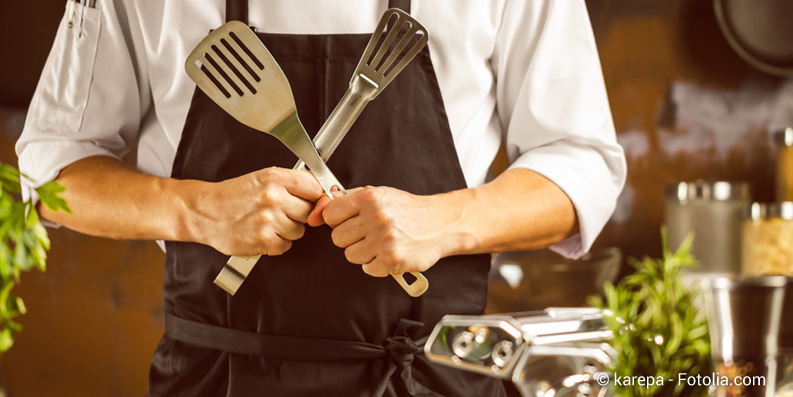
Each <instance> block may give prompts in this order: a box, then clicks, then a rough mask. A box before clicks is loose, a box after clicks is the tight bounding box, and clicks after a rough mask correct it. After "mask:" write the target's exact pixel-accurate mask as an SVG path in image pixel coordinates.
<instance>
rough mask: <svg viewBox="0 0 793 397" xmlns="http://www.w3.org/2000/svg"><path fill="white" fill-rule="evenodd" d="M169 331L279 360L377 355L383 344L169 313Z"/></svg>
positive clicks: (229, 349) (191, 340) (198, 342)
mask: <svg viewBox="0 0 793 397" xmlns="http://www.w3.org/2000/svg"><path fill="white" fill-rule="evenodd" d="M165 335H168V336H169V337H171V338H172V339H175V340H178V341H181V342H185V343H188V344H191V345H195V346H200V347H205V348H209V349H215V350H221V351H225V352H229V353H236V354H244V355H249V356H259V357H266V358H273V359H279V360H298V361H341V360H360V359H377V358H383V357H385V356H386V355H387V353H386V349H385V348H384V347H383V346H378V345H374V344H370V343H364V342H354V341H345V340H336V339H319V338H298V337H293V336H282V335H267V334H260V333H257V332H248V331H241V330H238V329H233V328H226V327H221V326H217V325H211V324H206V323H200V322H196V321H191V320H186V319H183V318H180V317H176V316H174V315H173V314H170V313H166V314H165Z"/></svg>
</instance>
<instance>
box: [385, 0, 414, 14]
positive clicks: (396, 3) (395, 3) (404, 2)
mask: <svg viewBox="0 0 793 397" xmlns="http://www.w3.org/2000/svg"><path fill="white" fill-rule="evenodd" d="M388 8H399V9H400V10H402V11H405V12H406V13H408V14H410V0H388Z"/></svg>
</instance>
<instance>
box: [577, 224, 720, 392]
mask: <svg viewBox="0 0 793 397" xmlns="http://www.w3.org/2000/svg"><path fill="white" fill-rule="evenodd" d="M661 239H662V245H663V258H661V259H653V258H649V257H645V258H643V259H642V260H641V261H639V260H636V259H634V258H631V259H629V261H630V263H631V265H633V266H634V267H635V268H636V272H635V273H633V274H631V275H629V276H627V277H624V278H623V279H622V280H620V281H619V283H618V284H617V285H616V286H615V285H612V284H611V283H607V284H606V285H605V294H604V295H605V300H603V299H601V298H600V297H597V296H596V297H591V298H590V304H591V305H592V306H595V307H598V308H600V309H601V310H603V312H604V314H605V322H606V325H607V326H608V327H609V328H610V329H611V331H612V332H613V333H614V339H613V340H612V341H611V346H612V347H613V348H614V350H615V351H616V353H617V356H616V360H615V361H614V362H613V364H612V366H611V368H610V370H611V371H613V376H614V379H613V380H612V382H611V385H610V387H611V389H612V391H613V392H615V394H617V395H619V396H625V397H640V396H665V397H666V396H694V397H696V396H705V395H707V391H708V390H707V387H705V386H702V385H701V383H702V382H695V381H692V382H686V381H683V382H679V380H680V379H681V377H680V376H681V375H680V374H684V375H683V376H684V377H685V378H683V379H688V377H696V376H697V375H700V376H703V377H704V376H708V375H711V373H712V369H711V357H710V340H709V335H708V327H707V320H706V319H705V318H704V316H703V315H701V314H700V313H699V310H698V308H697V305H696V303H695V301H696V293H695V292H693V291H692V290H689V289H687V288H686V287H685V286H684V285H683V283H682V281H681V274H680V273H681V270H683V269H684V268H687V267H691V266H694V265H696V264H697V261H696V260H695V259H694V257H693V256H692V255H691V245H692V242H693V239H694V236H693V234H689V235H688V236H687V237H686V239H685V240H684V241H683V243H681V245H680V247H679V248H678V249H677V251H676V252H674V253H673V252H671V251H670V250H669V243H668V238H667V233H666V229H662V230H661ZM650 377H652V378H653V381H650V379H649V378H650ZM640 378H643V379H645V381H644V382H639V381H638V379H640ZM616 379H620V380H622V382H619V383H621V384H618V382H615V381H614V380H616ZM670 380H671V381H670ZM659 381H660V382H659ZM650 383H653V384H652V385H650ZM692 384H693V385H692Z"/></svg>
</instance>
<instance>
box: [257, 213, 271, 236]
mask: <svg viewBox="0 0 793 397" xmlns="http://www.w3.org/2000/svg"><path fill="white" fill-rule="evenodd" d="M259 222H260V224H261V225H262V226H267V225H270V224H272V223H274V222H275V215H273V213H272V212H270V211H262V212H260V213H259ZM262 232H266V231H265V230H262Z"/></svg>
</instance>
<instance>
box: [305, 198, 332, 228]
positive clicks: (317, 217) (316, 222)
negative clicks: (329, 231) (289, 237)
mask: <svg viewBox="0 0 793 397" xmlns="http://www.w3.org/2000/svg"><path fill="white" fill-rule="evenodd" d="M328 203H330V198H329V197H328V196H325V195H323V196H322V197H320V198H319V200H317V203H316V205H315V206H314V209H313V210H311V213H310V214H308V220H307V221H306V223H308V225H309V226H313V227H317V226H322V225H324V224H325V219H323V218H322V211H324V210H325V207H326V206H327V205H328Z"/></svg>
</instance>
